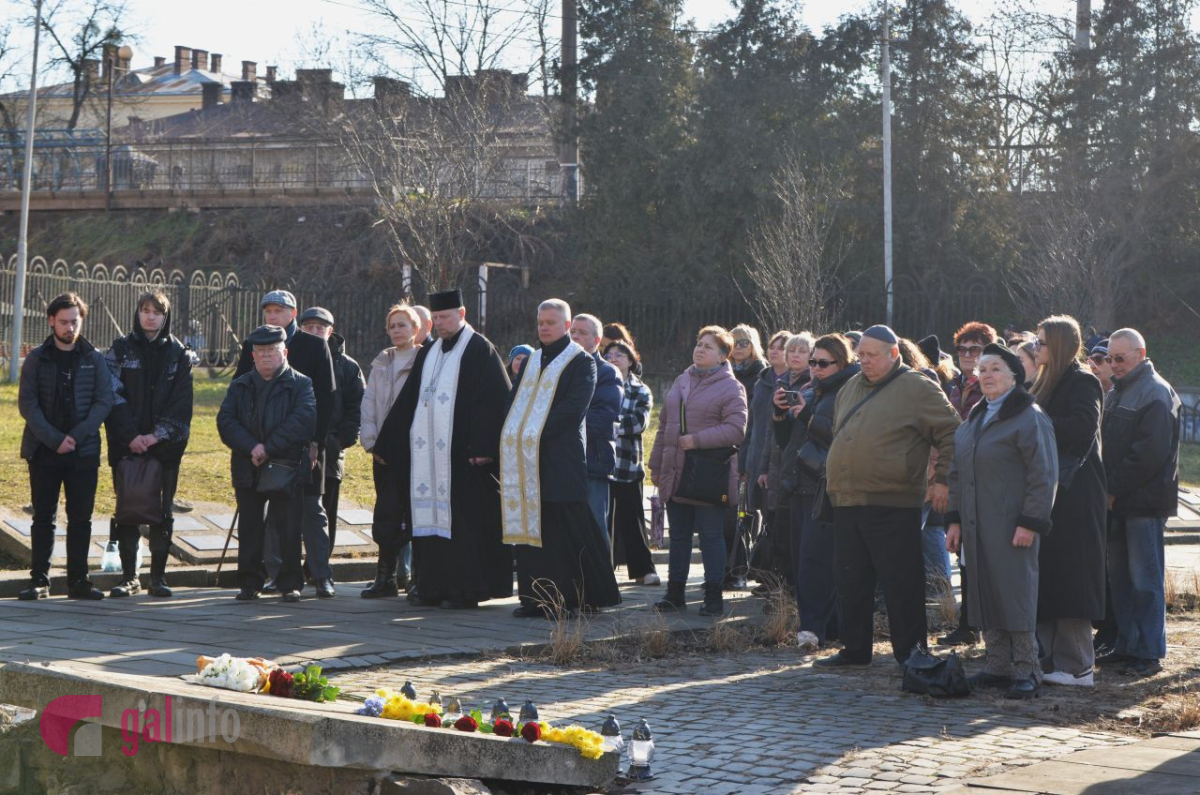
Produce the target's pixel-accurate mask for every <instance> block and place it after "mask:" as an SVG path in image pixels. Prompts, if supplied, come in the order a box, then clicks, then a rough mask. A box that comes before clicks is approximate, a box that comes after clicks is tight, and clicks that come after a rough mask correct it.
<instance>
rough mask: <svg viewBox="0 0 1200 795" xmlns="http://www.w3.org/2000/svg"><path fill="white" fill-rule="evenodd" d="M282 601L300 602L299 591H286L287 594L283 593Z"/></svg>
mask: <svg viewBox="0 0 1200 795" xmlns="http://www.w3.org/2000/svg"><path fill="white" fill-rule="evenodd" d="M283 601H285V602H299V601H300V592H299V591H288V592H287V593H285V594H284V595H283Z"/></svg>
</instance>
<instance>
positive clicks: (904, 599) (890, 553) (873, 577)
mask: <svg viewBox="0 0 1200 795" xmlns="http://www.w3.org/2000/svg"><path fill="white" fill-rule="evenodd" d="M833 523H834V529H835V531H836V533H837V535H836V537H835V541H834V545H835V546H834V565H835V580H836V583H837V590H838V603H839V605H840V607H841V614H842V618H841V627H840V632H839V635H840V636H841V640H842V643H844V644H845V649H844V650H843V651H842V655H843V656H844V657H846V658H847V659H849V660H851V661H853V662H868V661H869V660H870V659H871V645H872V639H873V636H874V620H875V583H876V582H877V581H878V582H879V583H880V584H882V585H883V598H884V601H885V602H886V604H887V611H888V624H889V629H890V631H891V636H892V654H893V655H894V656H895V658H896V660H897V661H898V662H904V661H905V660H907V659H908V656H909V653H910V652H911V651H912V649H913V646H916V645H920V646H921V647H922V648H924V647H925V646H926V645H927V643H928V634H929V633H928V628H927V625H926V621H925V561H924V560H923V559H922V557H921V509H920V508H886V507H882V506H873V505H865V506H854V507H849V508H834V509H833Z"/></svg>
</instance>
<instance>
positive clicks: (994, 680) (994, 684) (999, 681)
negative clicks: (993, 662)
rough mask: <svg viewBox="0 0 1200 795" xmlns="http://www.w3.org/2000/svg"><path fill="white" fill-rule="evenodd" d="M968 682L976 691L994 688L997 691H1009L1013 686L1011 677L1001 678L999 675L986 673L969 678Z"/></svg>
mask: <svg viewBox="0 0 1200 795" xmlns="http://www.w3.org/2000/svg"><path fill="white" fill-rule="evenodd" d="M967 682H968V683H969V684H970V685H971V687H972V688H973V689H975V690H978V689H980V688H984V687H988V688H993V689H996V690H1007V689H1008V687H1009V686H1010V685H1012V679H1010V678H1009V677H1007V676H1000V675H998V674H989V673H987V672H986V671H985V672H984V673H979V674H974V675H972V676H968V677H967Z"/></svg>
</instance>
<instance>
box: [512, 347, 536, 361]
mask: <svg viewBox="0 0 1200 795" xmlns="http://www.w3.org/2000/svg"><path fill="white" fill-rule="evenodd" d="M532 355H533V348H531V347H529V346H528V345H518V346H517V347H515V348H513V349H512V350H511V351H509V352H508V363H509V364H512V360H513V359H515V358H517V357H518V356H524V357H525V358H529V357H530V356H532Z"/></svg>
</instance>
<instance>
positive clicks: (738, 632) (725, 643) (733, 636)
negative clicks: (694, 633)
mask: <svg viewBox="0 0 1200 795" xmlns="http://www.w3.org/2000/svg"><path fill="white" fill-rule="evenodd" d="M707 640H708V644H707V646H708V650H709V651H712V652H715V653H717V654H740V653H741V652H743V651H745V650H746V649H748V648H749V647H750V637H749V635H747V634H746V632H744V631H743V630H742V629H741V628H739V627H738V626H737V625H736V624H734V623H733V622H731V621H730V620H729V618H718V619H717V620H716V621H714V622H713V625H712V629H710V630H708V637H707Z"/></svg>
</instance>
